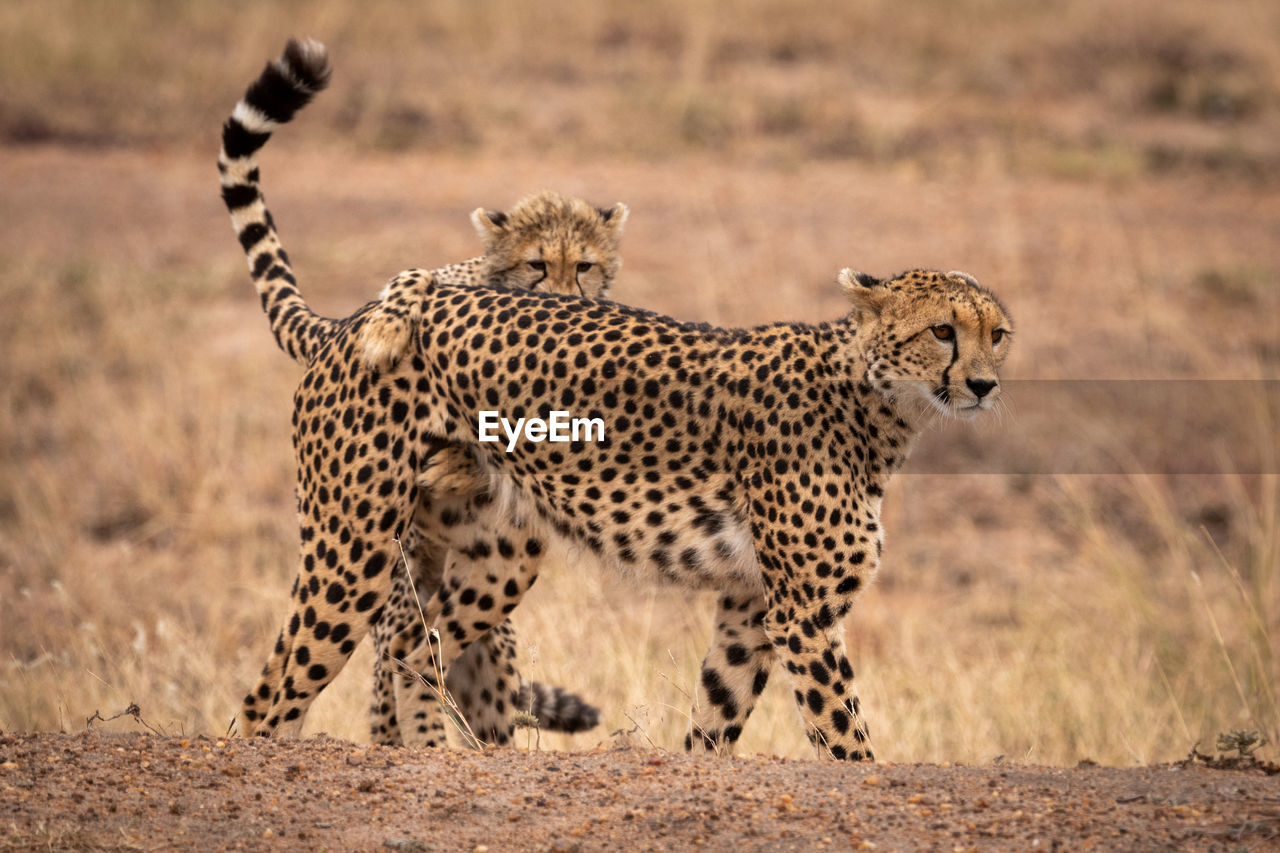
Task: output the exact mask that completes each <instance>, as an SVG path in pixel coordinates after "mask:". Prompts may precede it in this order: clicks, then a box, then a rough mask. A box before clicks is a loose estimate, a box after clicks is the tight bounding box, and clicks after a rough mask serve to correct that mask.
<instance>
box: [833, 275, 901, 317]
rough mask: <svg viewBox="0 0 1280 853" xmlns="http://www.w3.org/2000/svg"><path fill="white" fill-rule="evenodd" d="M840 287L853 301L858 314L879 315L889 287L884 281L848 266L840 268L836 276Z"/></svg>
mask: <svg viewBox="0 0 1280 853" xmlns="http://www.w3.org/2000/svg"><path fill="white" fill-rule="evenodd" d="M836 281H837V282H839V283H840V289H841V290H843V291H844V292H845V295H846V296H848V297H849V300H850V301H851V302H853V310H854V311H855V312H856V313H857V314H858V315H859V316H860V317H862V316H865V315H871V316H873V317H878V316H880V309H881V308H882V307H883V306H884V301H885V299H887V298H888V296H889V289H888V288H887V287H885V286H884V282H883V281H881V280H880V279H878V278H876V277H875V276H873V275H867V274H866V273H864V272H858V271H856V270H851V269H848V268H845V269H842V270H840V275H838V276H836Z"/></svg>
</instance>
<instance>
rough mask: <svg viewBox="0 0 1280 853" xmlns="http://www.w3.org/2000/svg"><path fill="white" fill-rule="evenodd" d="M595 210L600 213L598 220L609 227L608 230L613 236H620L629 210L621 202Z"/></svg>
mask: <svg viewBox="0 0 1280 853" xmlns="http://www.w3.org/2000/svg"><path fill="white" fill-rule="evenodd" d="M597 209H598V210H599V212H600V219H601V220H603V221H604V223H605V224H606V225H608V226H609V230H611V231H612V232H613V234H614V236H615V237H616V236H618V235H619V234H621V233H622V226H623V224H624V223H625V222H626V221H627V215H628V214H629V213H631V211H630V209H628V207H627V206H626V205H625V204H623V203H622V202H618V203H617V204H615V205H614V206H613V207H601V208H597Z"/></svg>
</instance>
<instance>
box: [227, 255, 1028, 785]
mask: <svg viewBox="0 0 1280 853" xmlns="http://www.w3.org/2000/svg"><path fill="white" fill-rule="evenodd" d="M402 277H406V278H408V279H413V280H414V281H412V282H410V284H409V285H408V286H412V287H416V288H420V289H421V292H422V293H423V303H422V311H421V315H420V325H419V327H418V332H419V334H418V335H416V336H415V339H414V343H415V346H414V349H413V351H412V355H411V357H410V356H408V355H406V357H405V358H403V359H402V360H401V361H400V362H399V363H398V364H397V366H396V367H395V368H394V369H392V370H378V369H374V368H371V367H369V366H367V365H365V364H364V362H363V360H362V358H361V354H360V353H361V349H360V344H359V340H360V327H361V324H362V322H363V318H361V317H357V318H356V320H355V322H354V323H353V324H352V325H351V327H350V328H349V329H344V330H343V331H341V332H340V333H339V334H338V336H337V337H336V339H335V340H334V341H333V343H332V345H331V346H330V347H328V348H327V349H326V350H325V351H324V353H323V354H322V355H321V356H320V357H319V358H318V359H317V361H316V363H315V364H313V365H312V367H311V369H310V370H309V371H308V373H307V376H306V377H305V378H304V380H303V382H302V385H301V387H300V388H299V390H298V393H297V395H296V397H295V443H296V446H297V448H298V474H299V484H298V494H299V498H300V503H301V508H302V536H301V538H302V553H301V558H300V564H299V574H298V582H297V585H296V589H297V590H299V591H300V592H299V593H298V594H297V595H296V596H295V601H294V607H295V610H294V613H293V615H292V617H291V618H290V619H289V621H288V623H287V624H286V625H285V627H284V629H283V630H282V632H281V635H280V642H279V644H278V645H277V648H276V651H275V653H274V654H273V655H272V658H271V661H270V662H269V664H268V666H267V668H266V670H265V671H264V677H263V680H262V682H261V683H260V684H259V686H258V688H257V689H256V690H255V691H254V692H253V693H252V694H251V695H250V697H249V698H248V699H247V700H246V704H245V707H244V716H245V720H246V726H247V727H248V730H250V731H253V732H256V733H259V734H279V733H290V732H293V731H296V730H297V727H298V726H300V725H301V720H302V717H303V715H304V714H305V712H306V709H307V707H308V706H309V704H310V702H311V700H312V698H313V697H314V695H315V694H316V692H318V691H319V690H320V689H321V688H323V686H324V685H325V684H326V683H328V681H329V680H330V679H331V678H332V677H333V676H334V675H335V674H336V673H337V671H338V670H339V669H340V668H341V666H342V665H343V664H344V663H345V661H346V659H347V657H348V655H349V653H350V647H351V645H352V644H353V643H354V642H355V641H356V640H358V639H359V637H360V636H361V635H362V634H363V633H364V632H365V631H366V630H368V627H369V625H370V624H371V622H372V621H374V618H375V615H376V614H377V613H378V609H379V607H381V605H382V603H383V602H384V601H385V599H386V596H387V595H388V593H389V591H390V589H391V586H392V574H393V573H392V572H391V571H390V566H391V564H392V563H393V562H394V560H395V555H396V550H395V544H394V543H395V542H396V540H397V539H399V538H401V537H410V538H411V539H412V538H416V537H419V536H422V537H426V538H427V539H428V540H429V542H428V543H427V544H426V545H425V546H429V547H443V548H451V549H453V550H454V551H455V552H456V553H458V554H461V555H463V556H465V557H466V558H467V559H466V560H465V561H459V562H458V563H451V564H450V565H449V566H447V569H446V573H445V577H444V579H443V582H442V583H441V585H440V587H439V591H438V593H437V594H436V595H435V596H434V597H433V598H432V599H431V600H430V601H429V602H428V604H427V606H426V608H425V616H426V619H425V622H426V624H428V625H431V626H432V627H433V628H434V629H435V630H434V631H432V632H426V631H423V632H422V633H421V634H419V635H417V636H415V637H413V638H411V639H412V640H413V641H414V642H415V643H416V645H414V646H413V647H412V648H408V649H405V650H404V655H403V657H404V659H405V660H406V661H407V662H408V663H409V664H410V665H411V666H413V667H414V668H415V669H418V670H419V671H422V672H426V673H428V675H427V678H428V680H431V679H438V677H439V676H438V675H437V674H436V673H445V674H447V673H449V672H451V671H452V667H451V662H452V661H453V660H455V659H456V658H457V657H458V656H459V655H460V654H462V653H463V652H464V651H465V650H466V649H467V648H468V647H469V645H470V644H471V643H473V642H474V641H476V640H477V639H478V638H481V637H483V636H485V635H486V633H487V632H489V631H490V630H491V629H492V628H493V626H494V625H497V624H500V623H501V622H502V620H503V619H504V618H505V617H506V615H507V614H509V613H510V612H511V611H512V610H513V609H514V608H515V607H516V606H517V604H518V603H519V601H520V599H521V598H522V596H523V595H524V593H525V592H526V591H527V590H528V589H529V587H530V586H531V585H532V583H533V582H534V580H535V579H536V577H537V574H538V572H539V570H540V567H541V563H542V562H543V560H544V559H546V557H547V554H548V553H549V549H550V547H551V546H553V545H558V544H564V545H567V546H568V548H569V549H571V550H577V551H580V552H583V553H586V554H589V555H590V556H591V557H592V558H593V559H592V560H591V562H592V563H595V562H601V563H605V564H607V565H611V566H613V567H615V568H617V569H620V570H621V571H623V572H626V573H628V574H630V575H633V576H636V577H638V578H645V579H651V580H654V581H657V582H665V583H675V584H680V585H684V586H689V587H694V588H704V589H713V590H716V591H717V592H718V593H719V599H718V613H717V618H716V627H715V633H714V636H713V640H712V646H711V649H710V651H709V652H708V654H707V656H706V659H705V660H704V662H703V665H702V671H701V674H700V677H699V685H698V691H697V700H696V702H695V705H694V711H693V714H692V725H691V728H690V731H689V734H688V736H687V738H686V747H687V748H688V749H692V750H708V751H716V752H720V751H727V750H729V749H731V748H732V744H733V743H734V741H736V740H737V738H738V736H739V734H740V733H741V731H742V727H743V725H744V724H745V722H746V720H747V717H748V716H749V714H750V713H751V710H752V708H753V706H754V705H755V702H756V699H757V697H758V696H759V695H760V692H761V691H762V690H763V689H764V686H765V684H766V682H767V680H768V678H769V674H770V672H771V670H772V669H773V667H774V665H775V664H777V663H781V664H782V665H783V667H784V668H785V670H786V672H787V675H788V677H789V679H790V682H791V687H792V689H793V691H794V695H795V700H796V703H797V705H798V707H799V709H800V712H801V715H802V717H803V719H804V722H805V726H806V729H807V732H808V734H809V737H810V739H811V740H812V742H813V743H814V744H815V746H816V747H817V749H818V752H819V754H820V755H827V756H831V757H834V758H838V759H851V760H865V759H871V758H872V749H871V745H870V739H869V735H868V729H867V724H866V722H865V719H864V717H863V715H862V710H861V707H860V704H859V701H858V698H857V695H856V692H855V689H854V681H853V678H854V674H853V670H852V667H851V666H850V664H849V660H848V657H847V655H846V652H845V643H844V621H845V617H846V616H847V615H848V614H849V612H850V609H851V607H852V605H853V602H854V599H855V597H856V596H857V594H858V592H859V591H860V590H861V589H862V588H863V587H865V586H866V584H867V583H868V581H870V579H871V578H872V576H873V575H874V573H875V571H876V569H877V567H878V565H879V560H880V555H881V549H882V541H883V531H882V529H881V524H880V505H881V500H882V497H883V495H884V490H885V487H886V486H887V484H888V482H889V480H890V478H891V476H892V474H893V473H894V472H895V471H896V470H897V469H898V468H899V467H900V466H901V464H902V462H903V460H904V459H905V458H906V456H907V454H908V453H909V451H910V449H911V447H912V444H913V443H914V441H915V439H916V437H917V435H918V434H919V433H920V432H921V431H922V430H923V429H924V428H925V426H926V425H928V424H929V423H930V422H931V421H933V420H935V419H937V418H939V417H948V416H954V417H969V416H972V415H974V414H976V413H977V412H979V411H983V410H986V409H990V408H991V407H992V406H993V405H994V403H995V401H996V400H997V398H998V397H999V394H1000V385H999V377H998V368H999V366H1000V364H1001V363H1002V362H1003V361H1004V359H1005V357H1006V355H1007V352H1008V348H1009V342H1010V337H1011V326H1010V321H1009V318H1008V315H1007V314H1006V312H1005V310H1004V309H1003V308H1002V307H1001V305H1000V303H999V302H998V301H997V300H996V298H995V297H994V296H992V295H991V294H990V293H989V292H988V291H987V290H985V289H984V288H982V287H981V286H980V285H979V284H978V283H977V282H976V281H975V280H974V279H973V278H972V277H971V276H968V275H967V274H964V273H939V272H931V271H923V270H915V271H911V272H908V273H903V274H901V275H898V276H895V277H893V278H892V279H889V280H887V281H882V280H879V279H876V278H873V277H871V276H867V275H863V274H859V273H854V272H852V271H849V270H845V271H844V272H842V273H841V275H840V277H839V281H840V284H841V286H842V287H843V289H844V292H845V293H846V295H847V297H848V299H849V301H850V311H849V313H848V314H847V315H846V316H844V317H843V318H841V319H839V320H837V321H834V322H831V323H826V324H821V325H817V326H811V325H805V324H796V323H783V324H775V325H770V326H763V327H759V328H754V329H720V328H714V327H708V326H701V325H692V324H688V323H680V322H677V321H675V320H672V319H669V318H666V317H662V316H659V315H656V314H652V313H648V312H644V311H640V310H637V309H634V308H628V307H625V306H622V305H617V304H615V303H611V302H606V301H600V300H593V299H584V298H581V297H574V296H562V295H558V294H542V293H529V292H526V291H517V290H512V289H506V288H491V287H458V286H454V285H449V284H444V283H440V282H439V281H437V280H435V279H434V278H433V277H432V276H431V275H430V274H429V273H423V272H419V271H408V272H406V273H403V274H402ZM486 409H499V410H501V411H502V412H503V414H504V415H505V416H506V417H508V418H518V417H525V416H530V415H538V416H541V417H547V416H548V414H549V412H550V411H552V410H555V409H567V410H570V411H572V412H574V413H575V414H577V415H581V416H584V417H590V418H599V419H601V420H602V422H603V423H604V425H605V437H604V439H603V440H600V441H597V442H587V441H576V442H572V443H569V444H553V443H550V442H545V441H544V442H532V441H520V442H517V443H516V445H515V446H514V447H512V448H511V450H510V452H508V450H507V448H506V447H505V446H503V445H502V444H495V443H485V442H480V441H478V440H477V422H478V418H479V413H480V412H481V411H482V410H486ZM446 442H454V443H456V445H458V446H465V447H467V448H468V450H469V452H470V454H471V456H472V458H473V459H474V460H475V463H476V464H477V466H478V467H479V468H480V470H482V471H483V472H484V475H485V476H486V477H487V478H488V480H489V482H490V484H491V485H490V487H489V488H488V489H487V490H485V491H484V492H483V493H482V494H480V495H478V496H476V497H475V498H474V499H473V500H472V501H471V502H470V504H469V505H468V510H469V511H468V513H467V514H466V515H465V516H463V517H458V516H456V515H454V514H453V513H452V511H451V510H450V511H446V510H444V509H441V508H440V507H438V506H437V505H435V504H433V503H432V502H430V501H426V502H423V501H421V500H420V488H419V485H418V482H419V477H420V476H421V475H422V473H423V472H424V471H426V470H429V468H430V466H431V460H432V459H433V456H434V454H435V453H436V452H437V448H438V447H439V446H441V444H443V443H446ZM499 519H501V520H502V521H504V522H506V523H505V524H499V523H498V521H497V520H499ZM425 546H424V547H425ZM335 632H337V633H338V634H339V636H337V637H336V638H335ZM431 712H432V713H437V714H438V713H439V712H438V709H432V711H431ZM441 726H442V724H441V723H439V722H437V721H433V720H430V719H428V720H425V721H423V722H422V723H420V724H419V725H418V726H416V727H415V729H414V732H412V733H410V732H405V735H406V740H409V739H410V738H411V736H412V738H413V739H414V740H418V739H420V740H421V741H422V742H425V743H438V742H439V740H438V733H439V731H440V729H441Z"/></svg>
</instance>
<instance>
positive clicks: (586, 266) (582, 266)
mask: <svg viewBox="0 0 1280 853" xmlns="http://www.w3.org/2000/svg"><path fill="white" fill-rule="evenodd" d="M594 266H595V264H593V263H591V262H590V261H582V262H581V263H579V264H578V272H579V273H584V272H591V268H592V267H594Z"/></svg>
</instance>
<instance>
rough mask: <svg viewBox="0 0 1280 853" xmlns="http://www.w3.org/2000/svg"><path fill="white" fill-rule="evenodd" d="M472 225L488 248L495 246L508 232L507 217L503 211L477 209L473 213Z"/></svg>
mask: <svg viewBox="0 0 1280 853" xmlns="http://www.w3.org/2000/svg"><path fill="white" fill-rule="evenodd" d="M471 224H472V225H474V226H475V228H476V233H477V234H479V235H480V239H481V240H483V241H484V244H485V245H486V246H490V245H492V244H493V242H494V241H495V240H497V239H498V238H499V237H501V236H502V235H503V234H504V233H505V232H506V230H507V215H506V214H505V213H503V212H502V211H501V210H485V209H484V208H483V207H477V208H476V209H475V210H473V211H471Z"/></svg>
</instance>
